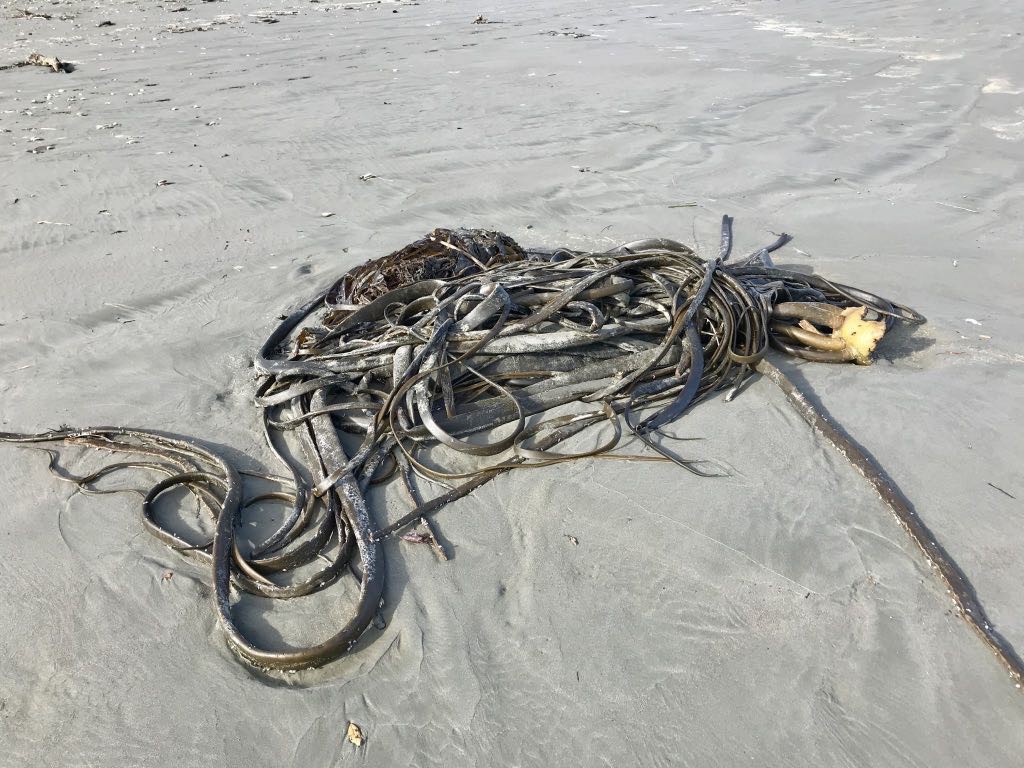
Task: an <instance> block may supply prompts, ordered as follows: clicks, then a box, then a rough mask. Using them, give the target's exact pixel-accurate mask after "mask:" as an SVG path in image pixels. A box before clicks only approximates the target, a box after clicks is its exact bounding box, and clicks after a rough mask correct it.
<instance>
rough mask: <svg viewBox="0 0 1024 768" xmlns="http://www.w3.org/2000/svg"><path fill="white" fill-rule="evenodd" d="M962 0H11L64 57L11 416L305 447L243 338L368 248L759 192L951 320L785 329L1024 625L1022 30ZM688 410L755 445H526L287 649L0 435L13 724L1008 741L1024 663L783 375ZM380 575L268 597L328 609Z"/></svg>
mask: <svg viewBox="0 0 1024 768" xmlns="http://www.w3.org/2000/svg"><path fill="white" fill-rule="evenodd" d="M941 5H942V7H941V8H939V7H937V6H936V4H935V3H919V2H909V1H908V0H897V1H896V2H890V3H885V2H853V3H845V4H837V3H825V2H822V1H821V0H804V1H803V2H791V3H774V2H772V3H767V2H765V3H761V2H731V1H728V0H706V2H704V3H703V4H702V5H697V4H684V3H649V4H640V3H637V4H627V5H624V4H615V3H608V2H594V3H571V2H566V1H565V0H548V1H547V2H539V1H538V0H528V1H527V2H522V3H514V4H513V3H505V4H498V3H493V2H492V3H467V2H464V1H463V0H453V1H452V2H439V1H436V0H421V2H419V3H393V2H392V3H373V4H369V3H358V2H354V3H348V4H339V3H332V2H311V3H295V4H292V3H280V4H276V5H275V6H274V8H273V10H268V9H267V6H261V5H257V4H255V3H249V2H244V1H243V0H226V1H225V2H209V3H207V2H196V1H195V0H171V1H170V2H166V3H164V4H162V5H156V4H147V3H134V2H127V1H124V0H121V1H118V2H106V1H102V2H93V3H84V2H81V1H80V0H73V1H69V2H53V3H48V4H40V5H36V6H33V7H32V10H34V11H37V12H40V13H42V12H45V13H46V14H49V15H51V16H52V18H50V19H43V18H17V17H19V16H20V15H21V14H19V13H17V12H16V11H15V10H14V9H13V8H12V7H11V6H10V4H8V5H7V6H5V9H4V10H3V12H2V17H0V31H2V32H3V34H2V35H0V41H2V42H0V65H2V64H8V63H14V62H16V61H19V60H22V59H24V58H25V57H26V56H27V55H28V54H29V53H31V52H34V51H38V52H40V53H43V54H44V55H56V56H58V57H60V58H61V59H63V60H65V61H69V62H71V63H72V64H73V65H74V68H75V69H74V71H73V72H70V73H66V74H57V73H52V72H48V71H46V70H44V69H43V68H40V67H22V68H15V69H6V70H3V71H0V259H2V262H0V263H2V280H0V430H24V431H32V430H41V429H44V428H49V427H55V426H57V425H59V424H61V423H65V422H66V423H69V424H74V425H81V426H89V425H95V424H124V425H132V426H145V427H150V428H154V429H161V430H166V431H170V432H174V433H178V434H184V435H193V436H195V437H197V438H200V439H202V440H207V441H210V442H211V443H213V444H216V445H221V446H225V447H229V448H230V449H231V450H232V454H231V455H232V456H234V457H236V458H238V459H239V460H240V461H244V462H246V465H247V466H271V465H270V464H269V460H270V457H269V454H268V452H267V450H266V447H265V446H264V444H263V442H262V437H261V436H260V433H259V430H258V421H257V415H258V414H257V411H256V409H255V408H254V407H253V406H252V405H251V395H252V384H253V381H252V378H253V377H252V370H251V368H250V360H251V358H252V355H253V354H254V352H255V350H256V348H257V346H258V345H259V343H260V342H261V341H262V340H263V338H265V336H266V335H267V334H268V333H269V331H270V330H271V329H272V327H273V326H274V325H275V324H276V320H275V318H276V317H277V316H278V315H280V314H281V313H282V312H286V311H288V310H289V309H291V308H293V307H295V306H297V305H298V304H299V303H300V302H301V301H302V300H304V299H305V298H306V297H308V296H311V295H312V294H313V293H314V292H315V291H316V290H317V289H318V288H319V287H320V286H322V285H324V284H327V283H329V282H331V281H332V280H333V279H334V278H335V277H336V276H338V275H340V274H341V273H342V272H344V271H345V270H346V269H348V268H350V267H352V266H353V265H355V264H357V263H360V262H362V261H364V260H365V259H367V258H371V257H375V256H380V255H383V254H385V253H388V252H390V251H392V250H394V249H396V248H399V247H401V246H402V245H404V244H406V243H407V242H410V241H411V240H414V239H416V238H418V237H420V236H422V235H423V234H424V233H426V232H428V231H429V230H431V229H433V228H434V227H438V226H470V227H484V228H491V229H499V230H502V231H504V232H507V233H508V234H509V235H511V236H512V237H514V238H515V239H516V240H517V241H519V242H520V243H522V244H524V245H527V246H556V245H566V246H570V247H578V248H588V249H601V248H605V247H609V246H612V245H614V244H617V243H620V242H624V241H628V240H631V239H636V238H639V237H647V236H663V237H671V238H675V239H678V240H682V241H684V242H690V243H693V244H695V245H696V246H697V247H698V248H699V249H700V251H701V253H704V254H710V253H713V252H714V251H715V250H716V248H717V228H718V222H719V220H720V218H721V216H722V214H724V213H729V214H732V215H734V216H735V217H736V222H737V223H736V232H737V246H738V249H739V250H740V251H749V250H751V249H753V248H755V247H758V246H761V245H764V244H766V243H768V242H770V241H771V240H773V239H774V234H773V233H777V232H781V231H786V232H790V233H792V234H794V235H795V236H796V240H795V241H794V243H793V244H792V245H790V246H788V247H787V248H786V249H785V250H783V251H780V252H779V254H777V255H778V259H777V261H779V262H780V263H784V264H793V265H800V266H801V268H808V269H813V270H815V271H816V272H820V273H822V274H824V275H826V276H828V277H831V278H834V279H837V280H841V281H843V282H847V283H850V284H853V285H857V286H862V287H864V288H866V289H868V290H873V291H875V292H877V293H880V294H882V295H885V296H889V297H892V298H894V299H897V300H899V301H902V302H905V303H907V304H909V305H911V306H913V307H914V308H916V309H918V310H919V311H921V312H922V313H923V314H925V315H926V316H927V317H928V318H929V324H928V325H926V326H924V327H922V328H919V329H916V330H914V331H909V330H904V331H899V332H896V333H894V334H893V336H892V338H890V339H887V340H886V341H885V342H883V347H882V349H881V350H880V358H879V360H878V362H877V363H876V364H875V365H874V366H872V367H870V368H861V367H856V366H841V367H840V366H826V365H810V364H808V365H799V366H789V367H788V370H791V371H792V375H793V376H794V377H795V378H796V379H797V380H798V382H799V383H800V384H801V386H802V387H805V388H806V389H807V390H808V392H810V393H812V395H813V398H814V399H815V400H816V401H818V402H820V403H821V404H823V406H824V407H825V408H826V409H827V410H828V411H829V412H830V413H831V414H832V415H834V416H835V417H836V418H837V419H838V421H839V422H840V423H841V424H843V425H844V427H845V428H846V429H847V430H848V431H849V432H850V433H851V434H852V435H853V436H854V437H855V438H856V439H857V440H858V441H859V442H860V443H861V444H862V445H864V446H865V447H866V448H867V449H868V450H869V451H870V452H871V453H872V454H873V455H874V456H875V457H876V458H877V459H878V461H879V462H880V463H881V464H882V465H883V466H884V467H885V468H886V469H887V471H888V472H889V473H890V474H891V475H892V477H893V478H895V479H896V481H897V482H898V483H899V484H900V485H901V487H902V489H903V490H904V492H905V493H906V494H907V496H908V497H909V498H910V499H911V500H912V501H913V502H914V504H915V505H916V508H917V510H918V511H919V513H920V514H921V516H922V517H923V518H924V519H925V521H926V522H927V523H928V525H929V526H931V528H932V529H933V530H934V532H935V534H936V535H937V536H938V537H939V539H940V541H942V542H943V543H944V544H945V546H946V547H947V549H948V550H949V552H950V553H951V554H952V556H953V557H954V558H955V559H956V560H957V561H958V562H959V564H960V565H961V566H962V567H963V569H964V570H965V571H966V573H967V574H968V575H969V577H970V578H971V580H972V582H973V584H974V586H975V587H976V589H977V592H978V595H979V597H980V599H981V601H982V603H983V604H984V605H985V606H986V608H987V609H988V610H989V613H990V616H991V618H992V619H993V620H994V621H995V623H996V625H997V627H998V628H999V629H1000V631H1002V632H1003V634H1004V635H1005V636H1006V637H1007V638H1008V639H1009V640H1010V641H1011V642H1012V643H1014V644H1015V646H1016V647H1017V648H1018V649H1020V648H1024V603H1022V601H1021V591H1020V590H1021V584H1022V583H1024V533H1022V525H1021V524H1022V520H1024V517H1022V510H1024V508H1022V506H1021V505H1022V500H1024V474H1022V471H1021V469H1020V467H1021V466H1022V457H1024V437H1022V431H1021V430H1020V428H1019V426H1020V424H1022V423H1024V399H1022V398H1021V392H1022V387H1024V348H1022V344H1021V339H1022V338H1024V313H1022V312H1021V309H1020V304H1019V297H1020V296H1021V294H1022V291H1024V267H1022V265H1021V260H1020V258H1021V257H1020V244H1021V242H1022V240H1024V183H1022V182H1024V178H1022V177H1024V45H1022V37H1021V36H1020V33H1019V32H1016V31H1014V30H1013V28H1012V26H1011V25H1008V19H1012V18H1016V15H1015V12H1016V11H1017V10H1018V8H1017V4H1016V3H1013V2H1009V1H1006V2H998V1H997V0H974V1H965V0H953V1H952V2H949V3H943V4H941ZM479 15H483V16H484V17H485V18H486V20H488V21H489V22H492V23H486V24H484V23H479V24H474V23H473V22H474V19H476V18H477V17H478V16H479ZM105 21H111V22H113V25H107V26H99V24H100V23H101V22H105ZM367 175H372V176H373V178H368V177H366V176H367ZM690 204H693V205H690ZM324 214H331V215H324ZM673 430H674V432H675V433H676V434H679V435H683V436H689V437H701V438H703V439H702V440H699V441H695V442H691V443H684V444H682V445H683V446H684V447H685V450H686V451H687V452H688V453H689V454H690V455H697V456H701V457H705V458H709V459H713V460H716V461H719V462H722V463H724V464H726V465H727V466H728V467H729V468H730V472H731V474H730V476H729V477H728V478H720V479H713V480H707V479H699V478H696V477H693V476H690V475H688V474H686V473H684V472H681V471H679V470H678V469H676V468H674V467H671V466H666V465H663V464H656V463H645V464H636V463H626V462H596V461H580V462H578V463H575V464H571V465H563V466H555V467H550V468H547V469H540V470H534V471H531V472H524V473H519V474H516V473H513V474H511V475H506V476H503V477H501V478H499V479H497V480H495V481H494V482H492V483H490V484H489V485H488V486H486V487H485V488H483V489H481V490H480V491H478V492H476V493H474V494H473V495H472V496H470V497H469V498H466V499H464V500H462V501H460V502H458V503H456V504H454V505H452V506H451V507H449V508H448V509H446V510H445V511H443V512H442V513H441V514H440V515H438V517H437V518H436V522H437V525H438V527H439V529H440V531H441V532H442V535H443V538H444V541H445V543H446V545H447V546H448V547H449V549H450V551H451V552H452V554H453V555H454V557H453V559H452V560H451V561H450V562H447V563H445V562H439V561H438V560H437V559H436V558H435V556H434V554H433V553H432V552H431V551H430V549H429V548H427V547H423V546H415V545H409V544H406V543H404V542H395V541H393V542H391V543H389V544H388V545H387V547H386V549H385V555H386V558H387V567H388V571H387V573H388V576H387V579H388V588H387V594H386V606H385V611H384V616H385V618H386V621H387V626H386V628H384V629H371V630H370V631H369V632H368V633H367V635H366V636H365V637H364V639H363V641H362V642H361V643H360V645H359V647H358V649H357V650H356V652H354V653H353V654H352V655H351V656H349V657H346V658H344V659H342V660H340V661H338V662H336V663H334V664H331V665H329V666H328V667H326V668H324V669H321V670H316V671H313V672H307V673H303V674H300V675H289V676H276V677H261V676H257V675H255V674H253V673H252V672H251V671H250V670H249V669H248V668H246V667H245V666H243V665H242V664H241V663H239V662H238V661H237V660H236V659H235V658H234V657H233V656H232V654H231V653H230V651H229V650H228V649H227V648H226V646H225V644H224V642H223V639H222V636H221V633H220V630H219V629H218V627H217V625H216V621H215V616H214V612H213V611H212V610H211V605H210V596H209V588H208V584H209V578H208V574H207V573H205V572H204V571H203V570H202V569H199V568H197V567H195V566H193V565H190V564H189V563H187V562H185V561H184V560H182V559H181V558H179V557H178V556H176V555H175V554H174V553H172V552H171V551H169V550H168V549H166V548H165V547H163V546H162V545H160V544H159V543H157V542H156V541H154V540H153V539H151V538H150V537H149V536H148V535H146V534H145V532H144V531H143V529H142V526H141V523H140V520H139V515H138V500H137V497H133V496H131V495H127V494H121V495H113V496H100V497H94V496H84V495H81V494H77V495H72V494H71V493H70V486H68V485H66V484H63V483H60V482H58V481H57V480H55V479H54V478H53V477H52V476H51V475H50V474H49V473H48V472H47V470H46V461H45V456H43V455H42V454H38V453H36V452H31V451H23V450H17V449H15V448H13V447H10V446H0V459H2V460H0V499H2V501H0V507H2V510H3V511H2V515H0V521H2V524H0V581H2V585H3V586H2V589H0V616H2V617H3V625H4V629H3V632H2V633H0V659H2V662H3V667H4V671H3V680H2V682H0V742H2V743H3V748H2V750H0V765H4V766H8V765H9V766H28V765H31V766H85V765H103V766H122V765H123V766H129V765H130V766H200V765H211V764H218V765H225V766H251V765H275V766H294V767H295V768H319V767H320V766H337V765H356V764H359V765H373V766H398V765H416V766H433V765H437V766H473V765H510V766H561V765H565V766H569V765H587V766H596V765H608V766H633V765H637V766H670V765H671V766H676V765H692V766H718V765H721V766H736V765H758V766H810V765H816V766H817V765H822V766H858V767H863V766H880V767H881V766H885V767H889V766H897V765H898V766H904V765H908V766H929V767H932V768H934V767H937V766H958V767H959V766H981V765H984V766H989V767H992V768H1002V767H1004V766H1005V767H1006V768H1010V767H1011V766H1018V765H1020V759H1021V758H1020V755H1021V754H1022V753H1024V727H1022V722H1024V698H1022V695H1021V691H1020V690H1017V689H1015V687H1014V685H1013V684H1012V682H1011V681H1010V680H1009V677H1008V675H1007V673H1006V671H1005V669H1004V668H1003V667H1001V666H1000V665H999V663H998V662H997V661H996V660H995V658H994V657H993V656H992V655H991V654H990V653H989V651H988V650H987V649H986V648H985V647H984V646H983V645H982V643H981V642H979V640H978V638H977V637H975V636H974V634H973V633H972V632H971V630H970V629H969V627H968V626H967V625H966V623H965V622H964V621H963V620H962V619H960V618H959V617H958V616H957V615H956V612H955V610H954V606H953V604H952V602H951V600H950V599H949V597H948V596H947V595H946V593H945V592H944V589H943V587H942V585H941V583H940V582H939V580H938V579H937V578H936V577H935V575H934V574H933V573H932V572H931V571H930V569H929V567H928V565H927V564H926V563H925V562H923V561H922V558H921V557H920V555H919V553H918V552H917V551H916V550H915V549H914V548H913V546H912V545H911V544H910V542H909V540H908V538H907V536H906V535H905V534H904V532H903V531H902V530H901V529H900V528H899V526H898V525H897V524H896V522H895V520H894V519H893V517H892V516H891V514H890V513H889V512H888V511H887V510H886V509H885V507H884V506H883V505H882V504H881V502H880V501H879V500H878V499H877V497H876V496H875V495H874V494H873V493H872V492H871V490H870V488H869V487H868V486H867V485H866V483H864V482H863V480H862V479H861V478H860V477H859V476H857V475H856V474H855V473H854V472H853V471H852V470H851V469H850V468H849V467H848V465H847V464H846V463H845V462H844V461H843V460H842V459H841V457H839V456H838V455H837V454H836V453H835V452H834V451H832V450H831V449H830V448H828V447H827V446H826V445H824V444H823V443H822V442H821V441H819V440H818V439H816V438H815V436H814V435H813V434H812V433H811V432H810V430H809V429H807V427H806V425H805V424H803V422H801V421H800V420H799V418H798V417H797V416H796V415H795V414H794V413H793V412H792V411H791V409H790V408H789V407H788V405H787V404H786V402H785V400H784V398H783V397H782V395H781V393H780V392H779V391H777V390H776V389H775V388H774V387H772V386H771V385H770V384H769V383H768V382H766V381H758V382H755V383H753V384H752V385H751V386H750V387H749V388H748V389H747V390H746V391H744V392H743V393H742V395H741V396H739V397H737V398H736V399H735V400H733V401H732V402H729V403H726V402H724V401H723V400H722V398H717V399H715V400H714V401H712V402H709V403H707V404H705V405H702V406H701V407H699V408H697V409H696V410H695V411H694V412H693V413H692V414H689V415H687V416H686V418H685V419H683V420H681V421H680V422H679V423H677V424H676V425H674V427H673ZM76 455H78V454H75V453H74V452H70V453H68V454H67V457H68V458H69V459H72V458H74V457H75V456H76ZM245 456H248V457H251V458H249V459H246V458H244V457H245ZM96 460H97V457H88V456H86V457H85V461H86V462H87V463H88V462H90V461H92V462H93V463H95V461H96ZM72 465H73V464H72ZM570 537H572V538H570ZM574 539H575V541H574ZM168 571H170V572H172V573H173V576H171V577H167V572H168ZM352 588H353V583H352V582H349V583H348V584H347V585H346V586H345V587H341V586H338V587H335V588H333V589H331V590H327V591H326V592H325V593H324V594H322V595H320V596H318V597H317V598H316V599H312V600H310V601H308V603H307V602H299V603H297V604H296V605H294V606H293V605H284V606H281V605H275V606H274V607H273V608H274V610H273V613H272V614H269V613H267V612H266V606H264V605H263V604H262V603H259V602H254V601H248V602H244V604H243V605H242V606H241V608H240V614H241V618H240V621H242V622H243V624H244V626H246V627H247V628H248V630H249V631H251V632H253V633H254V634H255V635H256V636H257V637H259V638H261V639H262V640H264V641H265V642H267V643H268V644H275V643H277V644H286V643H288V642H296V643H298V642H302V641H305V640H312V639H315V638H318V637H320V638H322V637H324V636H326V635H327V634H328V633H330V632H331V629H332V627H334V626H336V624H337V622H338V621H339V620H340V617H342V616H344V615H345V608H346V606H347V605H348V603H347V601H348V600H349V599H350V596H351V592H352ZM350 721H352V722H355V723H357V724H358V725H359V727H360V728H361V729H362V731H363V733H364V734H365V737H366V742H365V744H363V746H361V747H358V748H357V747H355V746H354V745H352V744H351V743H349V742H348V741H346V739H345V733H346V727H347V725H348V723H349V722H350Z"/></svg>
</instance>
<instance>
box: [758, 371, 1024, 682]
mask: <svg viewBox="0 0 1024 768" xmlns="http://www.w3.org/2000/svg"><path fill="white" fill-rule="evenodd" d="M757 371H758V372H759V373H761V374H762V375H763V376H764V377H765V378H767V379H769V380H770V381H772V382H773V383H774V384H775V385H776V386H778V388H779V389H781V390H782V391H783V393H784V394H785V395H786V398H787V399H788V400H789V403H790V405H792V406H793V408H794V409H796V412H797V413H798V414H799V415H800V417H801V418H802V419H803V420H804V421H806V422H807V423H808V424H809V425H810V427H811V429H813V430H814V431H815V432H817V433H818V434H819V435H821V436H822V437H823V438H824V439H825V440H826V441H827V442H829V443H831V444H832V447H833V448H835V449H836V450H837V451H839V453H840V454H842V455H843V457H844V458H845V459H846V460H847V461H848V462H849V463H850V464H851V466H853V468H854V469H856V470H857V471H858V472H859V473H860V474H861V475H862V476H863V477H864V479H865V480H867V481H868V482H869V483H871V485H872V487H873V488H874V489H875V492H876V493H877V494H878V495H879V497H880V498H881V499H882V501H883V502H885V505H886V506H887V507H889V509H890V510H891V511H892V513H893V514H894V515H895V516H896V519H897V520H898V521H899V523H900V525H901V526H903V529H904V530H905V531H906V532H907V533H908V534H910V539H911V541H913V542H914V543H915V544H916V545H917V546H918V548H919V549H920V550H921V551H922V552H923V553H924V556H925V557H926V558H927V559H928V563H929V564H930V565H931V566H933V567H934V568H935V569H936V570H937V571H938V572H939V576H940V577H941V578H942V581H943V582H944V583H945V585H946V589H947V590H948V591H949V593H950V595H952V597H953V602H954V603H956V606H957V608H958V609H959V611H960V615H961V616H963V618H964V620H965V621H967V623H968V624H970V625H971V628H972V629H973V630H974V631H975V632H977V633H978V636H979V637H980V638H981V639H982V641H983V642H984V643H985V645H987V646H988V647H989V649H990V650H991V651H992V652H993V653H995V655H996V658H998V659H999V660H1000V661H1001V662H1003V664H1005V665H1006V668H1007V669H1008V670H1009V671H1010V677H1011V678H1013V681H1014V683H1016V685H1017V687H1018V688H1020V687H1021V685H1022V684H1024V661H1021V658H1020V656H1018V655H1017V652H1016V651H1015V650H1014V649H1013V647H1012V646H1011V645H1010V644H1009V643H1008V642H1007V641H1006V639H1005V638H1004V637H1003V636H1002V635H1001V634H999V632H997V631H996V630H995V628H994V627H993V626H992V622H990V621H989V618H988V616H987V615H986V614H985V609H984V608H982V606H981V603H980V602H979V601H978V597H977V595H976V594H975V592H974V587H972V586H971V583H970V581H968V580H967V576H966V575H964V572H963V571H962V570H961V569H960V566H958V565H957V564H956V563H955V562H954V561H953V558H951V557H950V556H949V554H948V553H947V552H946V550H945V549H944V548H943V547H942V545H941V544H939V542H938V540H937V539H936V538H935V534H934V533H932V532H931V531H930V530H929V529H928V526H926V525H925V524H924V521H923V520H921V518H920V517H919V516H918V514H917V512H915V511H914V508H913V507H912V506H911V505H910V502H909V501H907V499H906V498H905V497H904V496H903V493H902V492H901V491H900V489H899V488H898V487H897V486H896V484H895V483H894V482H893V481H892V480H891V479H889V477H888V476H887V475H886V473H885V470H883V469H882V468H881V467H880V466H879V465H878V464H877V462H875V460H874V459H872V458H870V457H869V456H868V455H867V454H866V453H865V452H864V451H863V450H861V448H860V446H858V445H857V444H856V443H855V442H854V441H853V440H851V439H850V438H849V437H847V436H846V435H845V434H844V433H843V432H842V431H841V430H840V429H839V427H838V426H837V425H836V424H835V422H833V421H832V419H830V418H829V417H828V416H826V415H825V414H824V413H822V412H821V411H820V410H819V409H818V408H817V407H815V406H814V405H813V404H811V402H810V401H809V400H808V399H807V398H806V397H805V396H804V394H803V393H802V392H801V391H800V390H799V388H798V387H797V386H796V384H794V383H793V380H792V379H790V378H789V377H788V376H787V375H786V374H785V373H783V372H782V371H781V370H779V369H778V368H776V367H775V366H774V365H772V363H770V362H768V360H767V359H762V360H761V361H760V362H759V363H758V364H757Z"/></svg>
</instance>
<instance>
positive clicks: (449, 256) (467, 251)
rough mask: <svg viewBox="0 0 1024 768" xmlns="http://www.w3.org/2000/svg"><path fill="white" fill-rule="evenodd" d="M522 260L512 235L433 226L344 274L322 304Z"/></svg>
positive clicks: (366, 298) (359, 299)
mask: <svg viewBox="0 0 1024 768" xmlns="http://www.w3.org/2000/svg"><path fill="white" fill-rule="evenodd" d="M524 258H526V253H525V252H524V251H523V249H522V248H520V247H519V244H518V243H516V241H515V240H513V239H512V238H511V237H509V236H508V235H506V234H503V233H501V232H491V231H489V230H485V229H441V228H438V229H435V230H434V231H433V232H431V233H430V234H428V235H427V236H426V237H423V238H421V239H419V240H417V241H416V242H414V243H410V244H409V245H407V246H405V247H404V248H402V249H400V250H397V251H395V252H394V253H389V254H388V255H387V256H381V257H380V258H377V259H372V260H370V261H368V262H366V263H365V264H361V265H359V266H358V267H355V268H353V269H352V270H351V271H349V272H348V273H346V274H345V275H344V276H343V277H342V278H341V279H340V280H338V282H337V283H335V284H334V287H333V288H331V290H330V292H329V293H328V294H327V304H328V305H330V306H335V307H339V308H341V307H343V306H345V305H353V304H369V303H370V302H371V301H373V300H374V299H376V298H378V297H380V296H383V295H384V294H385V293H387V292H388V291H392V290H394V289H395V288H401V287H402V286H403V285H411V284H412V283H418V282H419V281H421V280H448V279H451V278H454V277H461V276H464V275H469V274H473V273H474V272H479V271H480V270H482V269H484V268H486V267H493V266H497V265H498V264H507V263H508V262H511V261H519V260H521V259H524Z"/></svg>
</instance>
